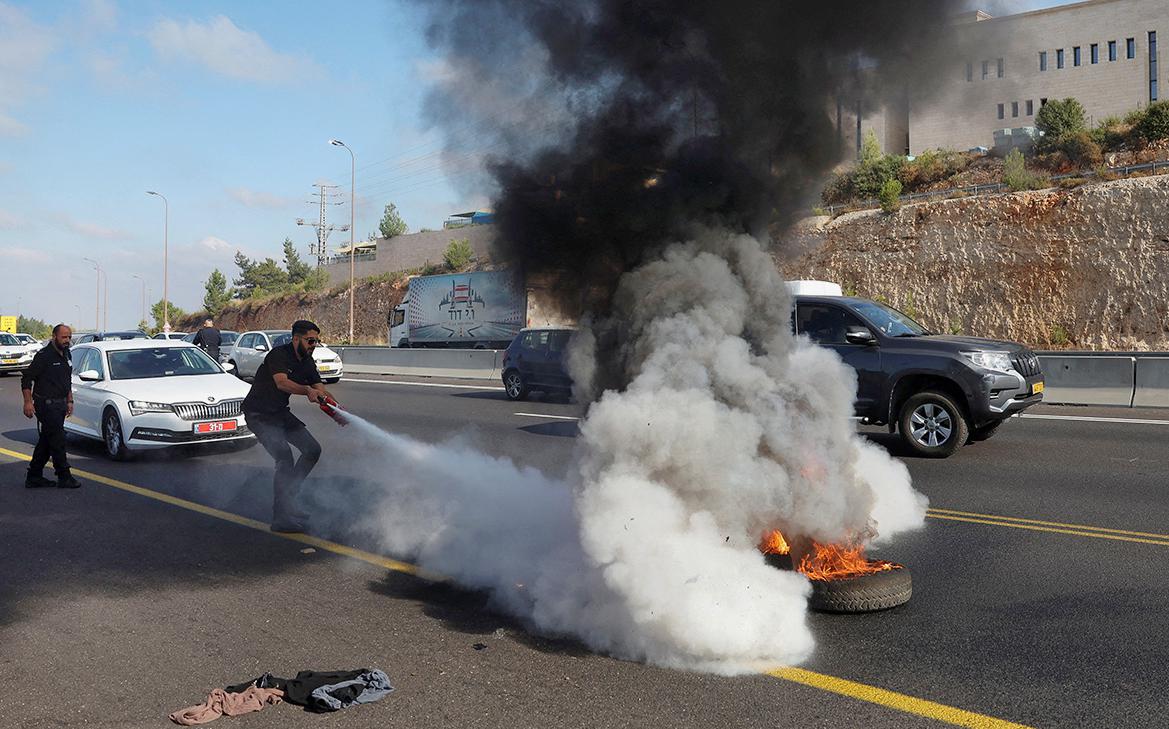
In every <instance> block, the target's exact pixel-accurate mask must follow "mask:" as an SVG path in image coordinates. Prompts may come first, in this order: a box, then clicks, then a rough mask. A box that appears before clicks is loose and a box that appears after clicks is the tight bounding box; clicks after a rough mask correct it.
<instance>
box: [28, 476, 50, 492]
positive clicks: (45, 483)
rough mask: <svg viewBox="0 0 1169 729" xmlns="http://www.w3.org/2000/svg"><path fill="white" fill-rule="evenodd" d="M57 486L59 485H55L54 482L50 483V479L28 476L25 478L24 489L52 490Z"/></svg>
mask: <svg viewBox="0 0 1169 729" xmlns="http://www.w3.org/2000/svg"><path fill="white" fill-rule="evenodd" d="M56 485H57V484H56V483H54V482H53V481H50V480H49V479H47V478H45V477H44V476H33V475H28V476H25V477H24V487H25V488H26V489H43V488H51V487H53V486H56Z"/></svg>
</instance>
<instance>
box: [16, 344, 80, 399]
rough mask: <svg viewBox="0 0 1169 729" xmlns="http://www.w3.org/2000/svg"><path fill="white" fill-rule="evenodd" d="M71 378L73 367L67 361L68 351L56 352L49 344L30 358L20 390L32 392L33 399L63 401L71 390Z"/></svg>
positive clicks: (21, 380) (22, 377)
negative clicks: (42, 398)
mask: <svg viewBox="0 0 1169 729" xmlns="http://www.w3.org/2000/svg"><path fill="white" fill-rule="evenodd" d="M72 377H73V365H72V363H70V361H69V352H68V350H66V351H65V352H58V351H57V348H56V347H54V346H53V345H52V344H51V343H50V344H47V345H45V347H44V348H43V349H41V351H39V352H37V353H36V355H35V356H34V357H33V358H32V362H31V363H30V364H29V366H28V369H27V370H25V371H24V375H23V376H21V378H20V389H22V390H32V394H33V397H34V398H36V397H44V398H52V399H53V400H56V399H58V398H60V399H62V400H64V399H67V398H68V397H69V393H70V392H71V391H72V389H73V379H72Z"/></svg>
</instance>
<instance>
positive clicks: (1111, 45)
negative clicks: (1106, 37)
mask: <svg viewBox="0 0 1169 729" xmlns="http://www.w3.org/2000/svg"><path fill="white" fill-rule="evenodd" d="M1108 60H1109V61H1115V60H1116V41H1108Z"/></svg>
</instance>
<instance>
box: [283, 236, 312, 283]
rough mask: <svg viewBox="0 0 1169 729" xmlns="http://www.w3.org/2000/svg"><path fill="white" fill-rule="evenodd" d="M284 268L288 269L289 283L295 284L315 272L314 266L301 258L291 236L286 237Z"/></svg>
mask: <svg viewBox="0 0 1169 729" xmlns="http://www.w3.org/2000/svg"><path fill="white" fill-rule="evenodd" d="M284 269H285V270H286V271H288V283H290V284H292V285H293V286H295V285H296V284H299V283H302V282H304V280H305V279H307V278H308V277H309V274H311V273H312V272H313V267H312V266H310V265H309V264H307V263H305V262H304V261H302V260H301V258H300V254H299V253H297V252H296V246H295V245H294V244H293V243H292V240H291V239H289V238H285V239H284Z"/></svg>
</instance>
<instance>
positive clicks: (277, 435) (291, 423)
mask: <svg viewBox="0 0 1169 729" xmlns="http://www.w3.org/2000/svg"><path fill="white" fill-rule="evenodd" d="M244 416H245V417H246V418H247V421H248V427H249V428H251V429H252V432H253V433H255V434H256V440H258V441H260V445H262V446H264V450H266V451H268V455H270V456H272V458H273V459H274V460H275V461H276V475H275V476H274V477H273V479H272V495H273V512H274V514H275V516H276V517H277V519H279V518H280V517H281V516H286V515H289V514H291V513H293V512H295V511H296V505H295V501H296V494H297V491H298V490H299V489H300V485H301V483H303V482H304V479H305V477H306V476H308V474H309V472H310V471H312V470H313V466H315V465H317V461H319V460H320V458H321V444H320V443H318V442H317V439H316V438H314V437H313V436H312V434H311V433H309V432H308V428H306V427H304V423H302V422H301V421H300V420H299V419H298V418H297V417H296V416H295V415H293V414H292V412H291V411H290V410H284V411H283V412H280V413H275V414H269V413H244ZM289 445H291V446H293V447H295V448H296V450H298V451H300V457H298V458H297V459H296V461H295V462H294V461H293V459H292V448H290V447H289Z"/></svg>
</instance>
